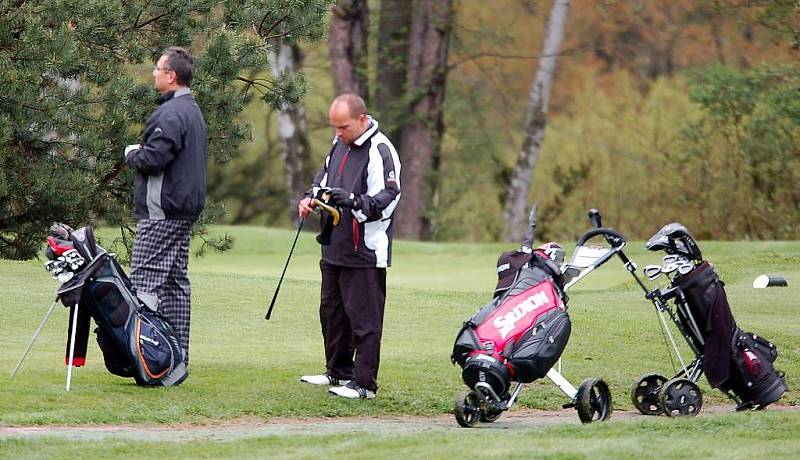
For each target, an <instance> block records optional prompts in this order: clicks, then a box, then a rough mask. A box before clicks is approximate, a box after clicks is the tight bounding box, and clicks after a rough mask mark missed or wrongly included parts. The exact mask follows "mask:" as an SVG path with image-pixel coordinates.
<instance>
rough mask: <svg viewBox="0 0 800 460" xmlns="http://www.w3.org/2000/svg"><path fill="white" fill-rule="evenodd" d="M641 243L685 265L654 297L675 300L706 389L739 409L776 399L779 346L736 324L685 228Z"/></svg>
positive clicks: (780, 389) (780, 383)
mask: <svg viewBox="0 0 800 460" xmlns="http://www.w3.org/2000/svg"><path fill="white" fill-rule="evenodd" d="M646 247H647V249H650V250H654V251H655V250H664V251H666V252H667V253H668V254H671V255H673V256H676V258H675V262H672V263H678V264H682V266H683V267H685V268H686V270H683V269H680V270H679V271H677V272H676V274H675V275H674V277H673V278H672V280H671V283H670V286H669V288H668V289H667V290H665V291H661V292H659V296H662V298H664V299H669V298H674V299H675V302H676V306H677V308H676V309H675V316H674V317H673V319H674V320H675V323H676V325H677V326H678V329H679V330H680V331H681V332H682V333H683V335H684V337H685V338H686V339H687V341H688V342H689V345H690V348H692V350H693V351H694V352H695V354H696V356H697V360H698V361H700V362H701V363H702V371H703V372H704V373H705V374H706V378H707V379H708V382H709V384H710V385H711V387H713V388H718V389H720V390H722V391H723V392H726V393H728V394H729V395H731V396H732V397H733V399H734V400H736V401H737V403H738V404H739V408H740V409H746V408H763V407H765V406H767V405H768V404H771V403H773V402H775V401H777V400H778V399H780V397H781V395H783V393H784V392H785V391H786V390H787V386H786V381H785V379H784V374H783V373H782V372H780V371H777V370H776V369H775V368H774V367H773V363H774V362H775V359H776V358H777V357H778V349H777V348H776V347H775V345H774V344H772V343H771V342H769V341H768V340H766V339H764V338H763V337H759V336H757V335H755V334H752V333H749V332H743V331H742V330H740V329H739V328H738V327H737V325H736V321H735V320H734V318H733V313H732V312H731V308H730V305H729V303H728V298H727V295H726V293H725V287H724V286H725V283H723V282H722V280H720V278H719V276H718V275H717V273H716V272H715V271H714V269H713V267H712V266H711V265H710V264H709V263H708V262H706V261H703V259H702V256H701V253H700V249H699V247H698V245H697V242H696V241H695V240H694V238H693V237H692V236H691V234H690V233H689V231H688V230H687V229H686V228H685V227H684V226H683V225H681V224H679V223H671V224H668V225H666V226H664V227H663V228H662V229H661V230H660V231H659V232H658V233H656V234H655V235H653V236H652V237H651V238H650V240H649V241H648V242H647V245H646ZM696 362H697V361H696ZM698 376H699V374H698Z"/></svg>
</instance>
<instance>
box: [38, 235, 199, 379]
mask: <svg viewBox="0 0 800 460" xmlns="http://www.w3.org/2000/svg"><path fill="white" fill-rule="evenodd" d="M63 236H64V235H63V234H61V235H58V234H54V235H51V237H49V238H48V244H49V248H48V250H47V257H48V258H49V259H50V261H49V262H47V264H46V265H45V267H46V268H47V270H48V271H49V272H50V273H51V274H52V275H53V276H54V277H57V278H58V279H59V280H60V281H62V282H63V284H62V285H61V287H60V288H59V290H58V292H57V295H58V297H59V298H60V300H61V302H62V303H63V304H64V306H66V307H68V308H71V309H74V308H78V312H77V314H76V315H75V317H76V318H77V321H75V324H73V321H72V320H70V327H69V335H68V337H72V336H73V333H72V329H73V328H77V329H76V331H75V334H74V336H75V341H74V350H75V353H74V355H75V358H74V359H73V361H72V362H73V363H74V364H75V365H76V366H80V365H83V363H84V362H85V355H86V348H87V341H88V336H89V328H90V327H89V324H90V318H94V320H95V323H96V324H97V328H96V329H95V333H96V335H97V343H98V345H99V346H100V349H101V351H102V352H103V359H104V361H105V365H106V368H107V369H108V370H109V372H111V373H112V374H115V375H119V376H121V377H133V378H134V379H135V380H136V383H138V384H140V385H155V386H170V385H177V384H179V383H181V382H182V381H183V380H185V379H186V377H187V376H188V370H187V368H186V364H185V362H184V361H185V354H184V351H183V348H182V347H181V345H180V343H179V341H178V338H177V336H176V334H175V331H174V329H173V327H172V325H171V324H170V323H169V321H168V320H167V319H166V318H165V317H164V316H162V315H161V314H159V313H158V312H156V311H155V306H154V305H153V306H152V309H151V307H148V306H147V305H146V304H145V302H143V301H142V300H141V299H140V298H139V297H137V295H136V292H135V289H134V287H133V285H132V284H131V281H130V279H129V278H128V277H127V276H126V275H125V272H124V271H123V270H122V267H120V265H119V263H118V262H117V260H116V259H115V258H114V257H113V256H111V255H110V254H108V253H107V252H106V251H105V250H104V249H103V248H102V247H100V246H98V245H97V244H96V243H95V239H94V235H93V232H92V228H91V227H89V226H87V227H83V228H80V229H78V230H75V231H71V229H70V231H69V232H68V237H69V239H68V240H64V239H63ZM72 317H73V315H70V318H72Z"/></svg>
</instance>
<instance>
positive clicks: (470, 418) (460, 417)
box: [455, 391, 482, 428]
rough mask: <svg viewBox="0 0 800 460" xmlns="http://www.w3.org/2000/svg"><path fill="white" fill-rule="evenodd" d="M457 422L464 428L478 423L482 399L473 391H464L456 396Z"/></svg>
mask: <svg viewBox="0 0 800 460" xmlns="http://www.w3.org/2000/svg"><path fill="white" fill-rule="evenodd" d="M455 412H456V422H458V424H459V425H461V426H463V427H464V428H472V427H474V426H475V425H477V424H478V421H479V420H480V418H481V416H482V414H481V401H480V399H479V398H478V395H476V394H475V393H473V392H472V391H464V392H462V393H459V394H458V396H456V410H455Z"/></svg>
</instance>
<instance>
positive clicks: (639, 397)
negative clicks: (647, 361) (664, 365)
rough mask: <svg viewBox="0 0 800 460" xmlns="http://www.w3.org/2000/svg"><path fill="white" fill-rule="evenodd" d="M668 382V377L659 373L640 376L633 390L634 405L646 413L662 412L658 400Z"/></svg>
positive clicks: (656, 413) (655, 413)
mask: <svg viewBox="0 0 800 460" xmlns="http://www.w3.org/2000/svg"><path fill="white" fill-rule="evenodd" d="M666 382H667V378H666V377H664V376H663V375H659V374H645V375H643V376H641V377H639V380H637V381H636V384H635V385H633V389H632V390H631V401H633V407H635V408H636V409H637V410H638V411H639V412H641V413H642V414H644V415H658V414H660V413H661V406H660V405H659V402H658V394H659V393H660V392H661V387H662V386H664V383H666Z"/></svg>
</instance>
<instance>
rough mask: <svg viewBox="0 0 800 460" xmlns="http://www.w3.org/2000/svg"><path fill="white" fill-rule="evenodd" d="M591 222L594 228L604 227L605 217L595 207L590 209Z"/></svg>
mask: <svg viewBox="0 0 800 460" xmlns="http://www.w3.org/2000/svg"><path fill="white" fill-rule="evenodd" d="M589 222H591V223H592V226H594V228H602V227H603V219H602V218H601V217H600V211H598V210H597V209H595V208H592V209H590V210H589Z"/></svg>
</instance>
